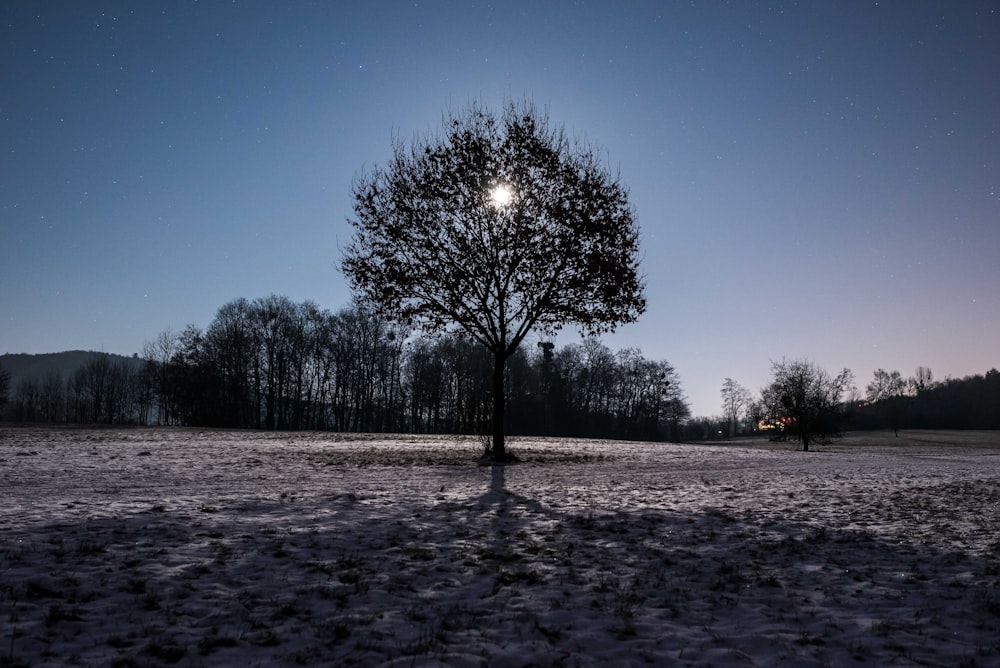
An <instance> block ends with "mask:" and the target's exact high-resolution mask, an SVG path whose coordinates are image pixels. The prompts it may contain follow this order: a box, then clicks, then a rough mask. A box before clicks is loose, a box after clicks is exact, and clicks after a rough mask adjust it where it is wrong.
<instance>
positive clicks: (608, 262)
mask: <svg viewBox="0 0 1000 668" xmlns="http://www.w3.org/2000/svg"><path fill="white" fill-rule="evenodd" d="M353 196H354V217H353V218H352V220H351V224H352V225H353V227H354V237H353V239H352V240H351V242H350V244H349V245H348V246H347V248H346V250H345V253H344V258H343V261H342V269H343V272H344V274H345V275H346V276H347V278H348V280H349V281H350V283H351V286H352V288H353V289H354V291H355V294H356V296H357V298H358V299H359V300H360V301H361V302H362V303H364V304H366V305H368V306H370V307H371V308H373V309H374V310H375V311H376V312H377V313H379V314H381V315H383V316H385V317H388V318H391V319H394V320H401V321H405V322H408V323H412V324H413V325H415V326H417V327H420V328H422V329H425V330H428V331H452V330H457V331H461V332H463V333H464V334H466V335H468V336H469V337H471V338H473V339H475V340H476V341H478V342H480V343H481V344H482V345H483V346H485V347H486V348H487V349H488V350H489V351H490V352H491V353H492V354H493V359H494V369H493V393H494V397H493V400H494V409H493V455H494V457H495V458H497V459H503V458H504V457H505V451H504V444H503V429H502V423H503V393H504V387H503V372H504V364H505V362H506V360H507V358H508V357H510V356H511V355H512V354H513V352H514V351H515V350H516V349H517V347H518V345H520V343H521V342H522V341H523V340H524V338H525V337H526V336H527V335H528V333H529V332H530V331H532V330H533V329H538V330H541V331H544V332H554V331H556V330H558V329H560V328H561V327H562V326H564V325H567V324H571V325H576V326H578V327H579V328H580V329H581V331H582V332H584V333H585V334H597V333H600V332H602V331H613V330H614V329H615V327H616V326H617V325H619V324H623V323H627V322H632V321H634V320H636V319H637V318H638V317H639V315H640V314H642V313H643V311H644V310H645V308H646V301H645V295H644V282H643V279H642V276H641V275H640V272H639V230H638V226H637V224H636V222H635V219H634V214H633V210H632V207H631V205H630V203H629V200H628V192H627V189H626V188H625V187H624V185H622V183H621V182H620V180H619V178H618V176H617V175H616V174H613V173H611V172H610V171H609V170H608V169H607V168H606V167H605V166H604V165H603V163H602V161H601V160H600V159H599V157H598V155H597V152H596V150H595V149H594V148H593V147H591V146H588V145H586V144H584V143H582V142H580V141H578V140H573V139H571V138H570V137H568V136H567V134H566V133H565V131H564V130H563V129H562V128H559V127H556V126H554V125H553V124H551V123H550V121H549V119H548V116H547V115H546V114H543V113H540V112H539V111H538V110H537V109H536V108H535V107H534V106H533V105H531V104H530V103H527V102H513V101H508V102H507V103H505V105H504V106H503V109H502V111H501V113H499V114H497V113H495V112H493V111H491V110H489V109H488V108H486V107H485V106H484V105H482V104H479V103H473V104H471V105H470V106H469V107H468V108H467V109H465V110H464V111H462V112H461V113H455V114H449V115H446V117H445V118H444V122H443V127H442V129H441V132H440V134H438V135H433V136H428V137H425V138H418V139H415V140H414V141H413V142H412V143H411V144H410V146H407V145H406V144H405V143H404V142H403V141H401V140H399V139H398V138H397V139H395V140H394V155H393V158H392V160H391V161H390V162H389V163H388V165H387V166H386V167H384V168H379V167H376V168H374V169H372V170H369V171H366V172H364V173H363V174H362V175H361V176H360V177H359V178H358V179H357V180H356V181H355V183H354V188H353Z"/></svg>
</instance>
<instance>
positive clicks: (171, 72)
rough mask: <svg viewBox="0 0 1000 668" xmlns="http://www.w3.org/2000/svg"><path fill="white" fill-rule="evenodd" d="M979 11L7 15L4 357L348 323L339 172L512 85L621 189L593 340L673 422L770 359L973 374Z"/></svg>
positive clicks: (984, 115) (985, 92)
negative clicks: (248, 328) (235, 305)
mask: <svg viewBox="0 0 1000 668" xmlns="http://www.w3.org/2000/svg"><path fill="white" fill-rule="evenodd" d="M998 12H1000V8H998V7H996V6H995V5H993V4H991V3H989V2H985V1H984V2H967V3H960V4H957V5H956V4H952V3H947V2H930V3H921V4H919V5H914V4H912V3H908V2H894V1H889V2H880V3H861V2H857V3H837V4H832V3H831V4H818V3H817V4H814V5H809V6H807V7H799V6H795V5H794V4H791V3H783V2H775V3H770V4H767V5H755V6H749V5H740V6H736V7H721V6H714V5H697V6H694V7H691V6H685V5H682V4H679V3H677V4H675V3H668V4H658V3H654V4H639V5H633V6H629V7H624V8H618V7H610V6H607V5H604V4H601V3H584V4H583V5H582V6H581V5H578V4H577V5H568V4H566V3H552V4H546V5H543V6H537V5H534V4H532V3H514V4H512V5H509V6H507V7H505V8H504V9H503V10H502V11H500V10H495V9H493V8H491V7H490V6H488V5H483V4H479V3H470V4H463V5H462V6H459V7H453V6H446V5H443V4H431V5H430V6H427V7H424V8H420V7H414V6H409V5H407V6H398V5H377V6H376V9H375V10H372V9H371V6H366V7H354V6H340V5H322V4H321V5H319V6H315V5H305V4H301V5H299V4H297V5H295V6H294V8H292V9H289V8H288V7H287V6H285V5H280V4H277V3H268V2H249V3H245V4H241V5H238V6H234V5H221V4H208V5H206V4H197V3H186V2H185V3H165V2H151V3H143V4H141V5H119V4H115V3H105V2H99V3H94V4H87V5H71V6H65V5H61V4H49V3H43V4H34V3H32V4H28V3H16V4H9V5H6V6H4V8H3V9H2V10H0V18H2V19H3V21H2V22H0V25H2V26H3V28H4V29H5V31H6V40H5V43H6V45H7V47H6V55H7V57H6V58H5V64H6V67H5V68H4V69H3V70H2V71H0V77H2V78H0V84H2V85H0V90H3V91H4V93H3V98H4V100H3V102H2V104H0V110H2V111H0V120H2V123H0V128H2V129H0V132H2V133H3V134H2V137H3V140H4V142H3V143H4V145H5V146H6V147H8V150H7V151H5V152H4V153H3V154H2V157H0V161H2V162H0V166H2V169H3V174H4V178H3V179H2V180H0V220H2V225H0V230H2V231H0V241H2V244H0V246H2V247H3V249H4V250H3V253H4V256H3V258H4V259H3V262H2V263H0V304H2V305H3V310H4V313H5V317H4V320H3V325H2V328H0V349H2V350H4V351H7V352H9V353H10V354H19V353H25V354H44V353H57V352H63V351H67V350H77V349H79V350H94V351H98V352H110V353H115V354H120V355H124V356H131V355H133V354H135V353H141V350H142V346H143V344H144V343H145V342H146V341H151V340H152V339H153V338H154V337H156V336H157V335H158V334H159V333H160V332H162V331H164V330H166V329H168V328H170V329H173V330H174V331H180V330H181V329H183V327H185V326H186V325H188V324H194V325H196V326H198V327H201V328H204V327H206V326H207V325H208V324H209V322H210V321H211V319H212V318H213V317H214V314H215V312H216V310H217V309H219V308H220V307H221V306H223V305H224V304H226V303H228V302H229V301H231V300H233V299H235V298H239V297H245V298H247V299H254V298H257V297H264V296H266V295H270V294H278V295H283V296H287V297H289V298H290V299H292V300H294V301H303V300H311V301H315V302H316V303H317V304H319V305H320V306H321V307H322V308H324V309H328V310H331V311H337V310H339V309H340V308H343V307H345V306H347V305H348V304H349V303H350V300H351V295H350V293H349V291H348V288H347V282H346V280H345V279H344V277H343V276H342V275H341V274H340V272H339V270H338V269H337V265H338V264H339V260H340V250H339V249H340V248H342V247H343V246H344V245H345V244H346V243H347V241H348V239H349V238H350V227H349V225H348V223H347V220H348V217H349V216H350V215H351V211H352V209H351V199H350V188H351V183H352V182H353V180H354V178H355V177H356V176H357V175H358V174H360V173H361V172H362V170H364V169H370V168H371V167H372V166H376V165H384V164H385V163H386V161H387V160H388V159H389V158H390V157H391V149H392V138H393V136H397V137H399V138H401V139H403V140H407V141H408V140H409V138H411V137H414V136H417V135H420V134H422V133H425V132H427V131H428V130H435V129H436V128H437V127H439V124H440V119H441V117H442V114H444V113H445V112H446V111H447V110H448V109H455V108H461V107H462V106H464V105H465V104H466V103H467V102H468V101H470V100H474V99H475V100H480V101H482V102H484V103H486V104H488V105H489V106H490V107H491V108H497V107H498V106H499V104H500V103H501V101H502V100H503V99H504V98H506V97H513V98H520V97H525V98H527V99H529V100H533V101H534V102H535V103H536V104H537V105H539V107H542V108H544V109H546V110H548V112H549V115H550V118H551V120H552V121H553V123H554V124H555V125H559V126H563V127H565V129H566V130H567V132H568V134H570V135H571V136H580V137H582V138H584V139H585V140H586V141H588V142H593V143H594V144H596V145H597V146H598V147H599V148H600V151H601V155H603V156H606V157H605V162H606V164H607V165H608V166H609V167H611V169H612V170H613V171H618V172H619V173H620V174H621V180H622V182H623V184H624V185H625V186H626V187H628V188H629V191H630V199H631V203H632V205H633V207H634V208H635V212H636V219H637V221H638V224H639V227H640V229H641V233H642V242H641V252H642V254H643V256H644V259H643V263H642V271H643V272H645V274H646V278H647V298H648V301H649V308H648V311H647V313H646V314H645V315H643V316H642V317H641V318H640V319H639V321H638V322H637V323H635V324H632V325H627V326H624V327H622V328H620V329H619V331H618V332H617V333H615V334H614V335H605V336H602V337H600V338H601V340H602V341H604V342H605V344H606V345H608V346H609V347H610V348H612V349H614V350H617V349H620V348H625V347H636V348H639V349H640V350H641V351H642V353H643V354H644V355H645V356H646V357H648V358H650V359H653V360H665V361H667V362H669V363H670V364H671V365H673V367H674V368H675V369H676V370H677V373H678V375H679V377H680V382H681V385H682V387H683V390H684V393H685V395H686V396H687V398H688V401H689V405H690V407H691V411H692V415H695V416H702V415H704V416H711V415H717V414H719V413H720V412H721V404H722V399H721V396H720V390H721V388H722V383H723V381H724V379H725V378H726V377H729V378H732V379H733V380H735V381H736V382H738V383H740V384H741V385H743V386H744V387H746V388H747V389H749V390H750V391H751V392H754V393H756V392H758V390H759V389H760V388H761V387H763V386H764V385H765V384H766V383H767V381H768V379H769V377H770V369H771V364H772V362H777V361H780V360H782V359H809V360H812V361H814V362H815V363H816V364H818V365H819V366H821V367H822V368H824V369H826V370H827V371H830V372H833V373H836V372H837V371H839V370H840V369H841V368H845V367H846V368H849V369H851V371H852V372H853V373H854V375H855V382H856V384H857V386H858V387H859V389H862V390H863V388H864V386H865V384H867V383H868V382H869V381H870V380H871V378H872V374H873V372H874V371H875V370H876V369H879V368H883V369H887V370H898V371H900V373H901V374H902V375H903V376H904V377H906V376H910V375H912V374H913V373H914V370H915V369H916V368H917V367H918V366H925V367H929V368H930V369H931V370H932V371H933V373H934V376H935V378H936V379H944V378H947V377H952V378H963V377H966V376H969V375H975V374H982V373H985V372H986V371H987V370H988V369H990V368H994V367H997V366H1000V337H997V336H996V334H995V333H996V332H997V331H1000V162H998V161H1000V125H998V124H1000V89H998V88H997V86H996V85H995V81H994V76H995V72H996V71H997V70H998V68H1000V13H998ZM540 339H541V337H539V336H537V335H535V336H533V337H529V339H528V340H526V342H525V343H526V344H527V345H528V346H531V347H533V346H534V344H535V342H537V341H538V340H540ZM575 340H577V336H576V335H575V333H574V331H573V330H572V328H567V329H566V330H564V331H563V332H562V333H561V334H560V335H559V336H558V337H557V338H556V342H557V345H559V346H560V347H561V346H563V345H565V344H566V343H568V342H572V341H575Z"/></svg>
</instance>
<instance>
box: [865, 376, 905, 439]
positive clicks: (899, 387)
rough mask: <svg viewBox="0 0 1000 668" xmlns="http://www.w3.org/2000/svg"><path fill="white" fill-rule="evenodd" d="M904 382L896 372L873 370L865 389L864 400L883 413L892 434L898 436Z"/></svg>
mask: <svg viewBox="0 0 1000 668" xmlns="http://www.w3.org/2000/svg"><path fill="white" fill-rule="evenodd" d="M906 385H907V383H906V381H905V380H903V376H902V375H900V373H899V372H898V371H893V372H891V373H890V372H888V371H886V370H885V369H875V374H874V378H873V379H872V382H870V383H868V387H867V388H865V389H866V392H865V398H866V399H867V400H868V402H869V403H871V404H876V405H877V408H878V409H879V412H884V413H885V415H886V417H887V418H888V420H889V423H890V426H891V427H892V431H893V433H894V434H895V435H896V436H897V437H898V436H899V418H900V411H901V409H902V406H900V399H901V398H902V397H903V395H904V394H906Z"/></svg>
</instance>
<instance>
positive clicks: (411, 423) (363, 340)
mask: <svg viewBox="0 0 1000 668" xmlns="http://www.w3.org/2000/svg"><path fill="white" fill-rule="evenodd" d="M491 364H492V360H491V358H490V356H489V353H488V352H487V351H485V350H484V349H483V348H482V347H481V346H480V345H479V344H478V343H474V342H471V341H469V340H466V339H464V338H462V337H460V336H456V335H442V336H434V337H429V336H422V335H418V334H416V333H414V332H411V331H409V330H407V329H405V328H402V327H400V326H399V325H394V324H392V323H389V322H386V321H384V320H380V319H379V318H377V317H375V316H373V315H371V314H370V313H368V312H366V311H365V310H364V309H362V308H360V307H358V306H356V305H352V306H349V307H346V308H344V309H341V310H340V311H337V312H330V311H327V310H323V309H320V308H319V307H318V306H316V305H315V304H314V303H312V302H302V303H295V302H293V301H291V300H290V299H288V298H286V297H281V296H275V295H272V296H269V297H264V298H260V299H255V300H252V301H251V300H247V299H237V300H234V301H232V302H229V303H228V304H225V305H224V306H222V307H221V308H220V309H219V310H218V312H217V313H216V315H215V318H214V319H213V320H212V322H211V323H210V324H209V325H208V327H206V328H204V329H201V328H198V327H195V326H188V327H186V328H185V329H184V330H183V331H181V332H180V333H174V332H171V331H166V332H163V333H161V334H160V335H158V336H157V337H156V338H155V339H154V340H153V341H151V342H149V343H147V345H146V346H145V349H144V351H143V354H142V364H141V366H140V367H139V368H138V369H132V368H131V367H130V365H128V364H124V363H114V362H110V361H109V360H105V362H104V363H98V362H96V358H95V361H93V362H90V363H88V364H87V365H85V367H84V368H82V369H80V370H79V371H78V373H77V374H76V375H74V377H73V378H72V379H70V380H68V381H65V380H63V379H59V378H55V377H53V378H50V379H46V380H43V381H34V383H35V384H34V385H32V386H30V387H29V386H26V387H25V388H24V391H23V392H22V391H21V388H20V385H21V384H23V383H24V381H22V383H19V387H18V388H15V391H14V392H13V394H12V396H11V399H12V401H11V402H10V405H9V406H8V407H7V411H6V412H7V415H8V417H10V418H12V419H16V420H25V421H72V422H108V423H118V424H162V425H186V426H201V427H228V428H254V429H278V430H332V431H350V432H412V433H449V434H455V433H464V434H485V433H489V424H488V421H489V416H490V406H491V395H490V392H491V389H490V387H491V383H490V373H491ZM91 366H96V367H100V369H99V370H97V369H91V368H90V367H91ZM105 367H109V368H105ZM127 367H128V368H127ZM85 369H86V370H85ZM507 374H508V379H507V380H508V382H507V385H506V386H507V392H508V396H507V404H508V411H507V414H508V418H507V420H508V424H507V425H506V427H507V430H508V433H511V434H532V435H559V436H579V437H592V438H627V439H644V440H669V439H677V438H679V437H680V436H681V435H682V434H681V425H682V424H683V422H684V421H685V420H686V419H687V418H688V416H689V413H690V412H689V409H688V406H687V403H686V400H685V398H684V396H683V392H682V389H681V383H680V380H679V378H678V376H677V373H676V371H675V370H674V368H673V367H672V366H671V365H670V364H668V363H667V362H663V361H653V360H649V359H646V358H645V357H644V356H643V355H642V354H641V352H640V351H638V350H636V349H631V348H628V349H624V350H620V351H617V352H613V351H611V350H610V349H609V348H607V346H605V345H604V344H603V343H601V342H600V341H599V340H596V339H585V340H583V341H581V342H580V343H575V344H570V345H566V346H564V347H562V348H558V349H557V348H556V347H555V346H554V345H553V344H552V343H549V342H542V343H539V344H537V346H536V347H534V348H526V347H522V349H521V350H519V351H518V353H517V354H516V355H515V356H514V357H513V358H512V359H510V360H509V362H508V364H507ZM77 376H79V378H77ZM98 378H100V379H103V380H102V381H100V382H99V381H98V380H97V379H98ZM60 388H61V390H60ZM29 389H30V390H31V391H29ZM57 397H62V399H61V400H58V399H57Z"/></svg>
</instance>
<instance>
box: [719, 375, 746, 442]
mask: <svg viewBox="0 0 1000 668" xmlns="http://www.w3.org/2000/svg"><path fill="white" fill-rule="evenodd" d="M749 407H750V390H748V389H747V388H745V387H743V386H742V385H740V384H739V383H737V382H736V381H735V380H733V379H732V378H726V380H725V381H724V382H723V383H722V414H723V415H724V416H725V418H726V423H727V424H728V426H729V435H730V436H733V435H734V434H735V433H736V425H737V424H738V423H739V421H740V417H741V416H743V415H744V414H745V413H746V411H747V409H748V408H749Z"/></svg>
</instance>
